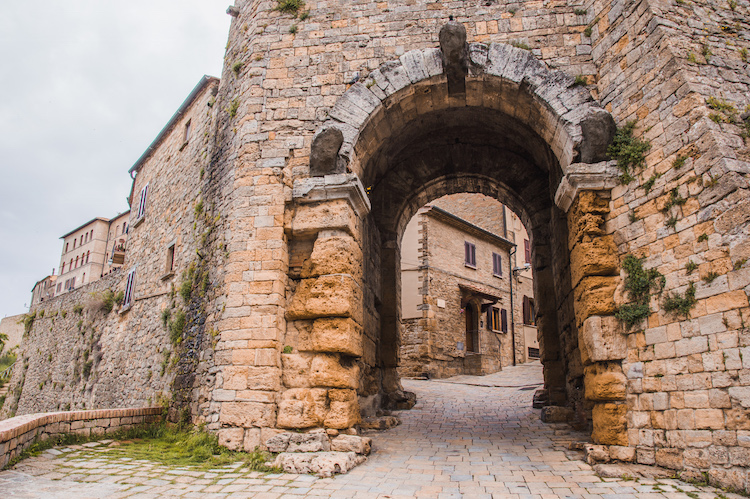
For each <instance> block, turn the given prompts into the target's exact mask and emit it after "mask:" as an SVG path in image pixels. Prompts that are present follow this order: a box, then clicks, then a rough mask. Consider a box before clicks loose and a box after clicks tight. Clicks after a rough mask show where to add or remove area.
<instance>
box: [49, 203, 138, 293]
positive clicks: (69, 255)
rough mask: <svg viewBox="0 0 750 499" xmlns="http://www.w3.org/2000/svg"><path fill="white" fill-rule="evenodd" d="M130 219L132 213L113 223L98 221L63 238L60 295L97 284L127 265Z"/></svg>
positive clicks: (113, 220) (107, 220) (57, 285)
mask: <svg viewBox="0 0 750 499" xmlns="http://www.w3.org/2000/svg"><path fill="white" fill-rule="evenodd" d="M129 217H130V210H128V211H126V212H125V213H121V214H119V215H117V216H116V217H114V218H112V219H107V218H95V219H93V220H91V221H89V222H86V223H85V224H83V225H81V226H80V227H78V228H76V229H74V230H72V231H70V232H68V233H67V234H65V235H64V236H62V237H61V239H62V240H63V250H62V256H61V257H60V267H59V268H60V274H59V276H58V278H57V284H56V288H55V292H56V293H57V294H62V293H67V292H68V291H72V290H73V289H76V288H78V287H80V286H84V285H86V284H89V283H92V282H94V281H97V280H99V279H100V278H101V277H102V276H104V274H108V273H110V272H112V271H113V270H114V269H116V268H119V267H120V266H121V265H122V264H123V262H124V257H125V245H126V244H127V222H128V220H129Z"/></svg>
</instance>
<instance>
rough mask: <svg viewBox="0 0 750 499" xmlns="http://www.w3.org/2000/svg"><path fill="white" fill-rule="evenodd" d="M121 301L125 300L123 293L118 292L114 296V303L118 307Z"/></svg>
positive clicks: (121, 291)
mask: <svg viewBox="0 0 750 499" xmlns="http://www.w3.org/2000/svg"><path fill="white" fill-rule="evenodd" d="M123 300H125V292H124V291H123V290H120V291H118V292H117V293H116V294H115V303H116V304H117V306H118V307H119V306H120V305H122V302H123Z"/></svg>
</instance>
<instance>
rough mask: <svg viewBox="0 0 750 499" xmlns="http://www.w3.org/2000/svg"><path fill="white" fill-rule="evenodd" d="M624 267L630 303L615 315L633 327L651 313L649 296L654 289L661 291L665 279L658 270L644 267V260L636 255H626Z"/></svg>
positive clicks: (629, 326)
mask: <svg viewBox="0 0 750 499" xmlns="http://www.w3.org/2000/svg"><path fill="white" fill-rule="evenodd" d="M622 268H623V269H624V270H625V272H626V273H627V277H625V290H626V291H627V292H628V296H629V298H630V303H628V304H625V305H623V306H622V307H620V308H619V310H618V311H617V313H615V316H616V317H617V318H618V319H620V320H621V321H623V322H624V323H625V325H626V326H627V327H628V328H632V327H633V326H635V325H636V324H638V323H639V322H641V321H642V320H643V319H645V318H646V317H648V314H650V313H651V309H650V307H649V305H648V301H649V296H650V295H651V292H652V291H657V292H661V290H662V289H663V288H664V282H665V280H664V276H663V275H661V274H660V273H659V271H658V270H656V269H644V268H643V261H642V260H640V259H639V258H636V257H635V256H634V255H628V256H626V257H625V259H624V260H623V262H622Z"/></svg>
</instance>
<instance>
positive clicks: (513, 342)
mask: <svg viewBox="0 0 750 499" xmlns="http://www.w3.org/2000/svg"><path fill="white" fill-rule="evenodd" d="M504 214H505V212H504V211H503V215H504ZM515 254H516V246H513V248H512V249H511V250H510V254H509V255H508V256H509V258H508V280H509V282H510V344H511V346H512V348H513V365H514V366H515V365H516V320H515V317H516V314H515V312H514V310H513V278H514V277H515V274H514V273H513V256H514V255H515Z"/></svg>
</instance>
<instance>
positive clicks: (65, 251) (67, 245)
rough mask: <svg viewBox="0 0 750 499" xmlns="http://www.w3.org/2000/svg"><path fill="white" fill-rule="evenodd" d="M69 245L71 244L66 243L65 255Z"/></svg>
mask: <svg viewBox="0 0 750 499" xmlns="http://www.w3.org/2000/svg"><path fill="white" fill-rule="evenodd" d="M68 244H69V243H65V253H67V252H68Z"/></svg>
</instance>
